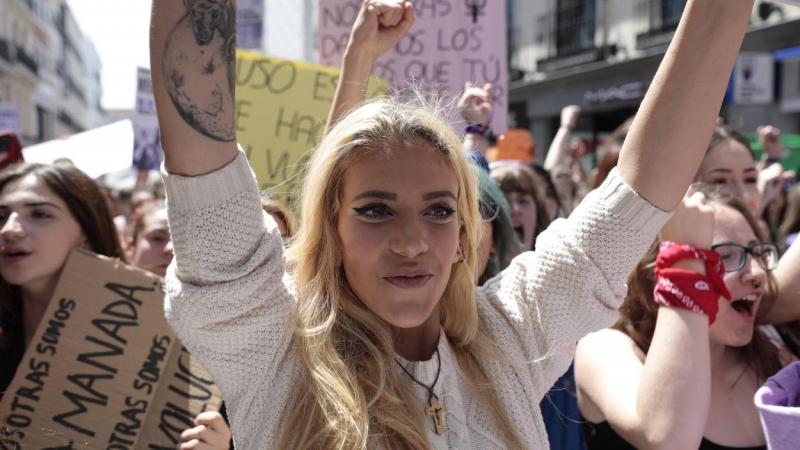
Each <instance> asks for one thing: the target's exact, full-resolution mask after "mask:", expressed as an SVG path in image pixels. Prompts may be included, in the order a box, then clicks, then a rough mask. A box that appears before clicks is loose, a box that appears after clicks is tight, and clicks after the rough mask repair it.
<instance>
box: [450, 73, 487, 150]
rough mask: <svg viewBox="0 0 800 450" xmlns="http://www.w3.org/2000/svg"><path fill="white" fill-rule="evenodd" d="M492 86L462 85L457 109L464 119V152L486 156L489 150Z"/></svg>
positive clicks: (468, 83)
mask: <svg viewBox="0 0 800 450" xmlns="http://www.w3.org/2000/svg"><path fill="white" fill-rule="evenodd" d="M493 108H494V105H493V103H492V85H491V83H487V84H484V85H483V86H482V87H478V86H473V84H472V82H467V83H465V84H464V93H463V94H461V97H460V98H459V99H458V109H459V111H460V112H461V117H462V118H463V119H464V122H465V125H466V129H465V134H464V151H466V152H476V153H478V154H480V155H481V156H484V157H485V155H486V150H488V149H489V139H488V137H489V133H490V132H491V129H490V128H489V124H490V123H491V121H492V112H493Z"/></svg>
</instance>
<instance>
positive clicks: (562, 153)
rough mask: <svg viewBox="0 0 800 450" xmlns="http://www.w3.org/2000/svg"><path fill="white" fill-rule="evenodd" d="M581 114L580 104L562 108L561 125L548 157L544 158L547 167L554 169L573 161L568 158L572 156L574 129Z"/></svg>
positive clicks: (551, 144)
mask: <svg viewBox="0 0 800 450" xmlns="http://www.w3.org/2000/svg"><path fill="white" fill-rule="evenodd" d="M580 115H581V107H580V106H578V105H567V106H565V107H563V108H561V125H560V126H559V127H558V131H557V132H556V135H555V137H553V142H551V143H550V148H549V149H548V150H547V157H546V158H545V160H544V168H545V169H547V170H550V171H552V170H553V169H555V168H556V167H558V166H561V165H564V166H569V165H570V163H571V161H568V160H567V159H568V158H569V157H570V156H571V152H570V150H571V149H570V144H571V141H572V131H573V130H574V129H575V126H576V125H577V124H578V118H579V117H580Z"/></svg>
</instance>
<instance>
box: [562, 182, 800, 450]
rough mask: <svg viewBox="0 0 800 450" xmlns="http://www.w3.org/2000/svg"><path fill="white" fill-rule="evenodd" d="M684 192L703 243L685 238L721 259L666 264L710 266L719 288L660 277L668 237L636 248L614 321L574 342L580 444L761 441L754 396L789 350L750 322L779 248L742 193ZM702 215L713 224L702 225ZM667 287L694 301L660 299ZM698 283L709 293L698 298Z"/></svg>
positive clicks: (768, 287) (763, 302)
mask: <svg viewBox="0 0 800 450" xmlns="http://www.w3.org/2000/svg"><path fill="white" fill-rule="evenodd" d="M690 200H691V201H692V202H694V204H695V208H694V212H693V213H692V214H695V216H696V217H697V220H696V223H697V224H698V226H697V227H696V230H697V234H698V236H697V237H696V239H698V240H700V241H702V240H707V241H710V244H711V245H710V246H698V245H695V247H697V248H709V247H710V248H711V249H712V250H713V251H714V252H716V254H717V255H718V258H719V259H718V261H719V265H716V266H715V265H714V264H713V262H714V256H712V255H713V254H711V253H709V254H708V255H709V256H708V259H707V261H709V264H703V263H700V262H699V261H694V260H693V261H689V260H683V261H679V262H676V263H674V265H673V266H672V267H671V268H670V269H672V270H674V268H676V267H677V268H678V269H685V270H694V271H696V272H703V273H705V274H707V275H708V274H709V271H711V272H716V273H717V275H718V278H716V279H717V280H719V282H720V283H724V288H723V287H722V286H717V287H716V288H715V287H714V284H713V282H709V283H706V284H705V285H704V284H702V283H701V282H699V281H695V282H694V286H689V287H688V288H685V287H684V285H681V284H680V283H681V282H680V281H679V280H678V281H675V284H674V285H670V284H669V283H668V282H664V280H663V279H662V278H666V279H667V280H670V279H672V278H670V277H671V276H673V273H674V272H667V271H666V270H667V269H665V268H664V267H665V264H666V262H665V261H667V260H668V259H669V258H670V256H669V254H670V253H669V252H670V250H671V249H672V248H673V247H671V246H670V244H666V245H664V244H663V243H660V244H661V245H654V246H653V248H652V249H651V250H650V252H649V253H648V254H647V255H646V256H645V257H644V259H642V261H641V262H640V263H639V265H638V266H637V268H636V270H635V271H634V272H633V273H632V274H631V276H630V278H629V280H628V285H629V292H628V295H627V297H626V299H625V302H624V303H623V306H622V308H621V309H620V316H621V317H620V319H619V320H618V322H617V323H616V324H615V325H614V326H612V327H611V328H609V329H606V330H602V331H599V332H596V333H593V334H590V335H588V336H586V337H585V338H584V339H582V340H581V341H580V343H579V344H578V348H577V352H576V356H575V374H576V381H577V384H578V399H579V406H580V410H581V413H582V415H583V417H584V418H585V419H586V423H585V424H584V434H585V437H586V440H587V444H588V447H589V449H590V450H591V449H608V448H614V449H632V448H656V447H658V448H680V449H690V448H698V446H699V448H700V449H726V448H737V449H762V448H764V449H765V448H766V447H765V439H764V435H763V432H762V429H761V425H760V422H759V418H758V414H757V412H756V408H755V405H754V403H753V397H754V395H755V392H756V390H757V389H758V387H759V386H760V385H761V384H762V383H763V382H764V381H765V379H766V378H767V377H769V376H771V375H773V374H774V373H776V372H777V371H778V370H779V369H780V368H781V366H782V365H783V364H785V363H788V362H789V361H790V360H791V356H790V355H786V354H779V352H778V349H777V348H776V346H775V345H774V344H773V343H772V342H771V341H770V340H769V339H768V338H767V337H766V336H765V335H764V334H762V333H761V332H760V331H759V330H758V329H757V327H756V326H755V324H756V323H757V322H758V321H759V319H760V318H762V317H763V314H764V312H765V311H766V310H768V309H769V308H770V306H771V305H772V302H773V301H774V299H775V296H776V294H777V292H776V285H775V280H774V277H773V274H772V270H774V269H775V268H776V267H777V263H778V249H777V247H776V246H775V245H774V244H773V243H771V242H766V238H765V236H764V233H763V231H762V230H761V228H760V227H759V226H758V224H757V222H756V221H755V219H754V218H753V216H752V215H751V214H750V212H749V210H748V208H747V207H746V206H745V205H744V204H743V203H742V202H741V201H739V200H736V199H734V198H732V197H728V196H724V195H722V194H719V193H716V192H710V191H709V192H699V193H695V194H694V195H693V196H692V197H690ZM704 216H705V221H706V223H708V222H710V223H711V224H713V225H712V226H710V227H709V226H707V227H704V226H702V223H703V220H704V219H703V217H704ZM689 223H691V221H690V222H689ZM693 229H694V228H693ZM704 230H711V231H706V232H704ZM704 235H705V237H704ZM657 258H658V259H657ZM712 268H716V269H717V270H713V269H712ZM678 273H680V272H678ZM709 279H711V280H713V279H714V278H713V277H709ZM708 284H712V287H711V288H709V286H708ZM675 286H678V288H679V289H684V290H685V291H686V292H696V293H697V292H699V293H701V294H698V295H696V296H691V295H690V296H689V297H690V298H689V301H692V300H694V303H692V304H691V305H692V307H693V310H691V308H690V309H687V307H681V306H680V305H677V304H675V303H669V302H667V303H666V304H665V302H664V301H663V300H664V298H665V294H664V292H665V291H664V289H665V288H670V289H671V288H674V287H675ZM692 287H693V288H694V289H695V291H691V290H690V289H691V288H692ZM654 290H655V293H654ZM726 291H727V292H726ZM702 292H710V293H711V295H710V298H711V299H713V301H711V302H703V301H701V297H702ZM717 292H720V293H721V295H722V296H720V294H717ZM703 298H705V297H703ZM717 299H718V300H717Z"/></svg>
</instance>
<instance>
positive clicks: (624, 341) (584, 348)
mask: <svg viewBox="0 0 800 450" xmlns="http://www.w3.org/2000/svg"><path fill="white" fill-rule="evenodd" d="M618 350H630V351H632V352H634V353H636V354H637V355H641V356H642V357H643V356H644V352H642V351H641V349H639V347H638V346H637V345H636V342H635V341H634V340H633V339H632V338H631V337H630V336H628V335H627V334H625V333H623V332H622V331H620V330H618V329H616V328H604V329H602V330H600V331H595V332H594V333H589V334H587V335H586V336H584V337H583V338H582V339H581V340H580V341H578V347H577V348H576V350H575V351H576V353H575V357H576V358H578V357H579V356H581V357H587V356H588V357H591V358H596V357H599V358H602V357H603V355H607V354H608V352H609V351H618Z"/></svg>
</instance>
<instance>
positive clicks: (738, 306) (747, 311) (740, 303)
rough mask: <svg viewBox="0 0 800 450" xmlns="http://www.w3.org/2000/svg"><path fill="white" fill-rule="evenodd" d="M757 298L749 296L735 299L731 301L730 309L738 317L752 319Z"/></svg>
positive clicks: (752, 295)
mask: <svg viewBox="0 0 800 450" xmlns="http://www.w3.org/2000/svg"><path fill="white" fill-rule="evenodd" d="M757 298H758V297H757V296H756V295H755V294H751V295H748V296H745V297H742V298H737V299H736V300H732V301H731V308H733V309H734V311H736V312H737V313H739V315H741V316H742V317H744V318H746V319H753V318H754V317H755V314H756V300H757Z"/></svg>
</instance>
